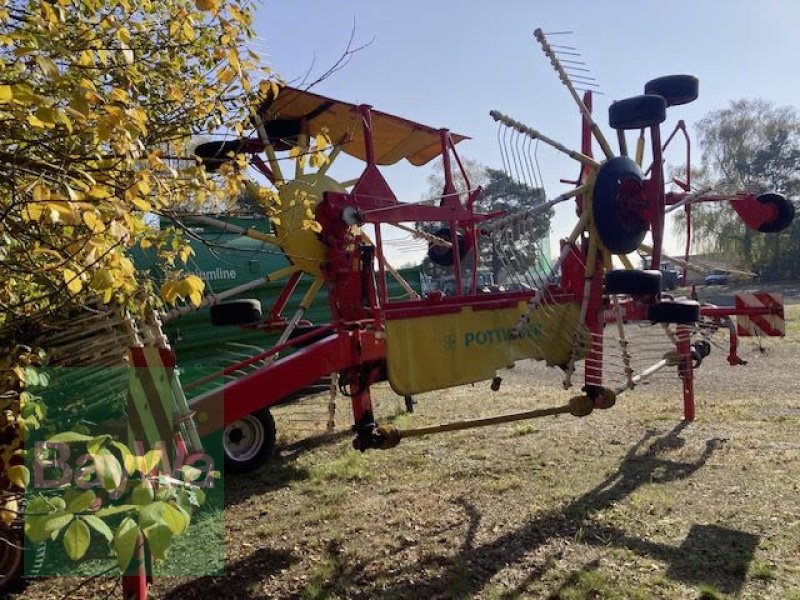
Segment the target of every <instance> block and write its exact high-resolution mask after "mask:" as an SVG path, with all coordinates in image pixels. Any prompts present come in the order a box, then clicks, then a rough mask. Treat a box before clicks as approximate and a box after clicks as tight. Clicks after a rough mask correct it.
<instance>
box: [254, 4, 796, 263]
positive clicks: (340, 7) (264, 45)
mask: <svg viewBox="0 0 800 600" xmlns="http://www.w3.org/2000/svg"><path fill="white" fill-rule="evenodd" d="M354 22H355V26H356V43H358V42H366V41H369V40H371V39H373V38H374V41H373V42H372V44H371V45H370V46H369V47H367V48H366V49H364V50H363V51H361V52H360V53H358V54H357V55H356V56H354V57H353V58H352V60H351V62H350V63H349V64H348V65H347V67H345V68H344V69H343V70H341V71H339V72H337V73H336V74H334V75H333V76H332V77H330V78H329V79H327V80H325V81H324V82H322V83H321V84H320V85H319V86H317V87H316V88H315V91H317V92H318V93H321V94H325V95H329V96H332V97H334V98H339V99H342V100H346V101H350V102H356V103H359V102H364V103H368V104H371V105H373V106H374V107H375V108H377V109H380V110H384V111H386V112H391V113H395V114H399V115H402V116H405V117H407V118H409V119H412V120H415V121H419V122H422V123H425V124H428V125H432V126H435V127H448V128H450V129H451V130H453V131H456V132H458V133H463V134H466V135H469V136H470V137H471V138H472V139H471V140H469V141H466V142H463V143H462V144H460V145H459V152H460V153H461V154H462V155H463V156H467V157H469V158H472V159H476V160H478V161H480V162H482V163H484V164H486V165H489V166H493V167H499V166H500V164H501V163H500V154H499V150H498V144H497V139H496V126H495V124H494V122H493V121H492V119H491V118H490V117H489V115H488V113H489V111H490V110H492V109H497V110H500V111H502V112H505V113H506V114H509V115H512V116H513V117H515V118H516V119H518V120H520V121H523V122H525V123H527V124H528V125H530V126H532V127H535V128H536V129H539V130H541V131H542V132H544V133H546V134H548V135H550V136H551V137H553V138H555V139H557V140H559V141H561V142H563V143H565V144H567V145H568V146H571V147H574V148H578V145H579V133H580V118H579V114H578V112H577V109H576V107H575V105H574V104H573V103H572V100H571V98H570V97H569V94H568V92H567V90H566V89H565V88H564V87H563V86H562V85H561V84H560V82H559V81H558V79H557V77H556V75H555V73H554V72H553V70H552V68H551V67H550V65H549V63H548V61H547V60H546V58H545V57H544V55H543V53H542V52H541V50H540V49H539V47H538V45H537V44H536V43H535V41H534V39H533V35H532V32H533V30H534V29H535V28H536V27H542V28H543V29H544V30H545V31H563V30H571V31H574V35H571V36H567V37H559V38H552V39H551V42H553V43H565V44H568V45H572V46H576V47H577V48H578V49H579V51H580V52H581V53H582V55H583V58H582V60H584V61H585V62H586V63H587V64H588V66H589V67H590V68H591V70H592V74H593V75H594V76H595V77H596V78H597V80H598V82H599V83H600V90H601V91H602V92H603V94H604V95H602V96H598V97H596V99H595V115H596V116H597V120H598V122H599V123H600V124H601V126H602V127H604V128H606V131H607V134H608V135H609V136H611V132H610V131H608V130H607V116H606V115H607V110H608V105H609V104H610V102H612V101H613V100H618V99H621V98H624V97H627V96H632V95H636V94H640V93H642V89H643V85H644V83H645V82H646V81H647V80H649V79H652V78H654V77H658V76H661V75H669V74H674V73H689V74H693V75H696V76H697V77H699V79H700V98H699V99H698V100H697V101H696V102H694V103H693V104H690V105H685V106H680V107H674V108H672V109H670V113H669V114H668V117H667V123H666V128H668V129H670V130H671V127H672V126H673V125H674V123H675V122H677V120H678V119H684V120H685V121H686V122H687V124H689V125H690V127H691V126H693V124H694V123H695V122H696V121H697V120H699V119H700V118H702V117H703V115H705V114H706V113H707V112H709V111H711V110H715V109H719V108H723V107H725V106H726V105H727V104H728V103H729V101H730V100H733V99H738V98H744V97H747V98H754V97H761V98H764V99H766V100H770V101H773V102H775V103H777V104H781V105H786V104H789V105H792V104H797V98H798V95H800V83H799V82H798V81H799V80H798V77H797V75H796V71H795V70H796V64H797V60H798V55H800V52H798V51H800V35H798V32H797V27H798V25H800V1H798V0H759V1H758V2H754V1H753V0H724V1H723V0H713V1H712V0H707V1H703V0H693V1H689V0H660V1H653V0H638V1H633V0H613V1H610V0H609V1H600V0H595V1H589V0H581V1H567V0H563V1H561V2H552V1H549V2H544V1H535V0H529V1H527V2H523V1H500V0H496V1H494V2H487V1H478V0H462V1H460V2H455V1H444V0H442V1H438V2H437V1H435V0H429V1H427V2H422V1H419V0H402V1H395V2H386V1H381V0H372V1H368V0H336V1H335V2H332V1H330V0H328V1H317V0H306V1H304V2H296V1H292V2H289V1H286V0H284V1H281V2H279V1H277V0H272V1H270V0H264V2H263V3H262V4H259V5H258V6H257V9H256V23H255V27H256V31H257V33H258V36H259V38H258V40H257V41H256V47H257V49H258V50H259V51H260V52H261V53H262V55H263V57H264V59H265V60H266V62H267V63H268V64H270V65H271V66H272V67H273V68H274V69H275V70H276V71H278V72H279V73H280V74H281V76H283V78H284V79H285V80H287V81H288V80H291V79H294V78H297V77H300V76H302V75H303V74H304V73H305V72H306V71H307V70H308V69H309V67H310V66H311V65H312V63H313V65H314V66H313V68H312V76H313V75H318V74H319V73H320V72H322V71H324V70H325V69H326V68H327V67H328V66H330V64H331V63H332V62H333V61H335V60H336V58H337V57H338V56H339V55H340V53H341V52H342V50H343V48H344V46H345V44H346V42H347V39H348V37H349V35H350V31H351V29H352V27H353V23H354ZM614 145H616V144H614ZM696 154H699V152H698V153H696ZM698 159H699V156H698ZM540 160H541V166H542V170H543V171H544V172H545V175H544V177H545V184H546V191H547V194H548V197H552V196H555V195H557V194H558V193H560V192H562V191H564V190H565V189H566V187H565V186H564V185H562V184H559V183H558V179H559V178H562V177H565V178H573V177H574V176H575V175H576V171H577V167H576V166H575V163H574V162H573V161H572V160H570V159H568V158H566V159H563V158H562V157H560V156H558V155H556V154H555V153H552V152H549V151H548V152H543V153H540ZM668 160H669V161H670V162H673V163H676V164H677V163H678V162H680V160H681V159H680V152H678V153H677V154H672V155H670V156H668ZM431 165H432V163H431ZM431 165H426V166H425V167H422V168H415V167H411V166H410V165H407V164H403V165H399V166H397V167H391V168H389V169H387V170H386V171H385V174H386V176H387V179H388V180H389V182H390V183H391V184H392V186H393V188H394V189H395V191H396V193H397V195H398V198H399V199H400V200H401V201H404V200H405V201H416V200H419V199H420V196H421V195H422V194H423V193H424V192H425V191H426V190H427V187H428V186H427V182H426V177H427V175H428V174H429V173H430V170H431ZM343 170H344V171H346V172H342V171H343ZM354 171H355V173H354ZM357 174H358V167H357V165H355V164H353V163H350V164H345V165H343V166H342V167H341V168H340V170H339V171H338V172H335V175H337V176H339V177H340V178H342V179H348V178H351V177H353V176H355V175H357ZM573 215H574V212H573V209H572V206H564V207H562V208H561V209H559V210H558V212H557V214H556V217H555V219H554V221H553V226H552V230H553V239H554V240H555V239H556V238H557V237H559V236H562V235H564V234H565V233H566V232H567V231H568V230H569V228H570V224H571V223H574V216H573ZM668 246H669V249H675V248H676V247H677V240H675V239H673V238H670V239H669V240H668ZM395 252H397V251H396V250H395ZM392 258H394V260H395V262H396V263H403V262H407V261H409V260H413V259H414V258H416V255H415V254H414V253H413V252H405V253H402V254H401V253H396V254H395V255H394V256H393V257H392Z"/></svg>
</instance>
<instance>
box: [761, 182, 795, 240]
mask: <svg viewBox="0 0 800 600" xmlns="http://www.w3.org/2000/svg"><path fill="white" fill-rule="evenodd" d="M756 199H757V200H758V201H759V202H761V203H762V204H772V205H773V206H774V207H775V208H776V209H777V212H778V214H777V216H776V217H775V218H774V219H773V220H772V221H770V222H768V223H764V224H762V225H761V226H760V227H759V228H758V230H759V231H761V232H762V233H777V232H779V231H783V230H784V229H786V228H787V227H789V225H791V224H792V221H794V212H795V208H794V204H792V201H791V200H789V199H788V198H787V197H786V196H784V195H782V194H776V193H774V192H770V193H767V194H761V195H760V196H759V197H758V198H756Z"/></svg>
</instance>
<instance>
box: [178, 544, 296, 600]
mask: <svg viewBox="0 0 800 600" xmlns="http://www.w3.org/2000/svg"><path fill="white" fill-rule="evenodd" d="M297 561H298V558H297V557H296V556H295V555H294V554H292V553H291V552H287V551H285V550H273V549H271V548H260V549H258V550H256V551H255V552H253V553H252V554H249V555H247V556H246V557H245V558H243V559H241V560H239V561H236V562H234V563H231V564H226V565H225V575H224V576H219V577H200V578H198V579H193V580H191V581H189V582H187V583H185V584H183V585H179V586H178V587H175V588H173V589H172V590H170V591H169V592H167V593H166V594H165V595H164V596H163V598H164V600H184V599H185V598H231V597H238V598H250V597H252V595H253V585H258V584H259V582H263V581H264V580H265V579H267V578H268V577H269V576H270V575H272V574H273V573H279V572H280V571H281V570H283V569H287V568H289V567H290V566H291V565H293V564H294V563H296V562H297Z"/></svg>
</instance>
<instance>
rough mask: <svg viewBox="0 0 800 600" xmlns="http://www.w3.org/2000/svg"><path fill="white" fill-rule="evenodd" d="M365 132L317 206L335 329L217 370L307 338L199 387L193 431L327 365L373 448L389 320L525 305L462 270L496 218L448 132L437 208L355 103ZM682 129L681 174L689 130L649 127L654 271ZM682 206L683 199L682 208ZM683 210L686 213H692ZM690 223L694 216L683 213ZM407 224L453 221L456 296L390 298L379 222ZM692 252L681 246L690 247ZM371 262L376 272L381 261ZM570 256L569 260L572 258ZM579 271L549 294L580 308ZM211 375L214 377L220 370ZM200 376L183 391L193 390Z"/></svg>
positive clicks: (645, 196) (597, 295) (594, 291)
mask: <svg viewBox="0 0 800 600" xmlns="http://www.w3.org/2000/svg"><path fill="white" fill-rule="evenodd" d="M586 103H587V105H588V106H589V107H591V95H590V94H587V97H586ZM358 112H359V116H360V118H361V122H362V127H363V130H364V144H365V151H366V152H365V154H366V166H365V168H364V171H363V173H362V174H361V177H360V178H359V180H358V182H357V183H356V184H355V186H354V187H353V189H352V191H350V192H348V193H336V192H326V193H325V194H324V198H323V199H322V201H320V203H319V204H318V206H317V209H316V219H317V221H318V222H319V223H320V224H321V226H322V233H321V234H320V237H321V239H322V241H323V242H325V244H326V245H327V247H328V253H327V257H326V262H325V263H324V265H323V274H324V277H325V279H326V283H327V286H328V297H329V302H330V310H331V324H330V325H328V326H325V327H324V328H322V329H318V330H316V331H314V332H312V333H309V334H306V335H303V336H299V337H298V338H296V339H294V340H290V341H288V342H287V343H285V344H282V345H281V346H276V347H274V348H272V349H271V350H269V351H267V352H264V353H262V354H260V355H258V356H257V357H253V358H252V359H249V360H247V361H243V362H242V363H240V364H237V365H233V366H231V367H228V368H227V369H225V371H224V372H222V373H221V374H230V373H233V372H235V371H237V370H238V369H239V368H241V367H243V366H246V365H248V364H252V363H254V362H257V361H258V360H263V359H264V358H266V357H268V356H273V355H277V354H279V353H280V352H281V351H283V350H286V349H289V348H291V347H293V346H299V345H302V344H303V343H305V342H307V341H308V340H311V339H314V340H316V341H314V342H313V343H311V344H310V345H308V346H305V347H302V348H300V349H298V350H297V351H296V352H294V353H292V354H289V355H288V356H286V357H284V358H280V359H278V360H275V361H273V362H271V363H269V364H267V365H266V366H264V367H262V368H260V369H259V370H257V371H255V372H253V373H251V374H248V375H246V376H243V377H241V378H239V379H237V380H235V381H233V382H231V383H228V384H226V385H225V386H224V387H223V388H220V389H218V390H216V391H214V392H212V393H209V394H205V395H203V396H202V397H200V398H198V399H196V400H195V401H193V402H192V407H193V409H194V410H196V411H203V412H205V413H207V415H208V418H207V419H206V420H205V422H204V424H201V426H200V433H201V434H205V433H210V431H211V430H212V429H213V425H212V424H216V427H219V425H220V424H225V425H228V424H230V423H232V422H234V421H236V420H238V419H241V418H242V417H244V416H246V415H248V414H250V413H252V412H254V411H256V410H259V409H262V408H268V407H270V406H273V405H275V404H277V403H279V402H280V401H281V400H282V399H283V398H285V397H287V396H289V395H290V394H292V393H294V392H297V391H299V390H302V389H303V388H304V387H306V386H308V385H310V384H312V383H313V382H314V381H316V380H318V379H320V378H321V377H324V376H327V375H329V374H330V373H333V372H339V373H340V377H341V379H340V381H342V382H344V385H346V386H347V387H348V390H349V395H350V397H351V400H352V406H353V414H354V420H355V425H354V431H355V433H356V439H355V440H354V445H355V446H356V447H357V448H359V449H361V450H364V449H366V448H370V447H377V446H379V443H380V440H378V439H376V436H377V435H378V434H377V433H376V423H375V419H374V415H373V410H372V400H371V396H370V385H372V384H373V383H376V382H378V381H381V380H385V379H386V345H385V339H384V325H385V323H386V321H389V320H392V319H400V318H409V317H414V316H423V315H442V314H447V313H451V312H456V311H459V310H460V309H461V308H463V307H466V306H469V307H472V308H473V309H476V310H478V309H481V310H492V309H498V308H507V307H508V306H513V305H515V304H516V303H518V302H520V301H521V300H530V299H531V298H532V297H533V294H534V293H535V292H500V293H495V294H491V295H480V294H477V293H476V289H477V261H473V264H472V268H471V272H470V273H467V274H465V273H464V269H463V265H462V263H461V260H460V259H461V257H460V256H459V252H458V251H457V246H458V244H457V243H455V240H456V239H457V235H456V234H458V235H463V236H465V237H466V239H467V240H468V243H469V246H470V248H473V249H474V248H476V247H477V242H478V236H479V235H480V227H479V224H480V223H481V222H483V221H486V220H487V219H490V218H493V217H495V216H498V214H497V213H495V214H479V213H476V212H475V211H474V210H473V205H474V202H475V200H476V199H477V198H478V197H479V195H480V193H481V190H480V189H475V190H471V191H469V192H467V194H466V198H465V201H464V202H462V200H461V198H460V197H459V195H458V194H457V193H456V191H455V186H454V185H453V180H452V166H451V158H450V157H451V153H452V155H453V157H455V159H456V163H457V164H458V166H459V168H460V170H461V173H462V175H463V176H464V177H465V178H466V173H465V171H464V168H463V165H462V164H461V161H460V160H459V158H458V154H457V153H456V149H455V144H454V143H453V141H452V139H451V138H450V134H449V132H448V130H446V129H442V130H440V142H441V155H442V161H443V167H444V176H445V185H444V189H443V192H442V197H441V200H440V203H439V205H438V206H429V205H420V204H404V203H400V202H398V200H397V198H396V196H395V195H394V193H393V192H392V190H391V188H390V187H389V185H388V183H387V182H386V180H385V179H384V178H383V176H382V175H381V173H380V171H379V170H378V167H377V165H376V163H375V156H374V150H373V131H372V120H371V113H370V106H368V105H361V106H359V107H358ZM678 131H682V132H683V134H684V137H685V138H686V142H687V145H686V148H687V150H686V157H687V170H686V171H687V173H689V172H690V168H689V167H690V165H689V160H690V157H691V153H690V145H689V138H688V135H687V134H686V129H685V125H684V124H683V122H682V121H681V122H679V123H678V126H677V127H676V128H675V131H673V133H672V134H671V135H670V136H669V137H668V139H667V141H666V143H665V144H664V146H663V147H662V144H661V135H660V126H659V125H655V126H653V127H651V128H650V134H651V145H652V154H653V163H652V166H651V168H650V169H648V173H649V174H650V178H649V179H645V181H644V185H643V192H642V200H643V202H642V204H643V207H642V209H641V214H642V216H643V217H645V218H646V219H647V221H648V222H649V224H650V229H651V231H652V233H653V252H652V260H651V268H653V269H657V268H658V266H659V264H660V260H661V254H662V253H661V246H662V238H663V227H664V214H665V213H664V211H665V207H666V206H668V205H672V204H676V203H678V202H681V201H682V200H683V199H684V198H686V196H687V195H688V190H689V183H690V181H689V179H688V175H687V180H686V182H678V183H679V185H680V187H681V188H682V189H683V190H684V191H683V192H680V193H674V192H671V193H665V190H664V173H663V151H664V150H665V149H666V147H667V146H668V145H669V143H670V142H671V141H672V139H673V137H674V136H675V134H676V133H677V132H678ZM582 134H583V135H582V151H583V153H584V154H587V155H591V151H592V148H591V145H592V144H591V131H590V130H589V126H588V124H587V123H586V122H585V121H584V123H583V130H582ZM589 175H590V173H589V171H588V170H587V169H585V168H584V169H583V170H582V172H581V178H580V181H581V182H584V181H586V178H587V177H589ZM702 201H730V202H731V203H732V205H733V207H734V209H736V211H737V212H738V213H739V214H740V215H741V216H742V218H743V220H744V221H745V223H746V224H747V225H748V226H751V227H758V225H760V224H761V223H763V222H767V221H769V220H770V219H772V218H774V217H775V214H774V212H773V209H772V207H770V206H766V205H764V204H761V203H760V202H758V201H757V200H756V199H755V197H754V196H753V195H751V194H741V195H737V196H734V197H723V196H707V197H704V198H703V199H702ZM576 203H577V208H578V213H579V214H580V212H581V211H582V210H583V204H584V202H583V198H582V197H581V196H577V197H576ZM345 209H348V212H349V214H353V215H355V224H358V225H363V224H372V225H373V226H374V227H375V232H376V235H375V238H376V239H375V246H374V248H373V247H371V246H370V245H369V244H367V243H366V242H365V241H364V240H363V239H362V238H361V237H357V236H353V235H352V234H351V233H350V225H352V224H354V223H353V222H352V221H351V222H350V223H346V222H345V220H344V219H343V214H344V212H345ZM686 210H687V212H688V211H690V204H687V205H686ZM687 217H690V215H687ZM687 221H688V227H691V221H690V219H687ZM402 222H442V223H447V224H448V225H449V228H450V231H451V236H450V239H451V240H453V241H454V244H453V248H454V252H453V256H454V260H453V270H454V279H455V283H456V287H455V289H456V293H455V295H454V296H452V297H446V298H445V297H442V296H441V294H436V293H434V294H430V295H429V296H428V297H426V298H423V299H420V300H413V301H403V302H391V301H389V299H388V297H387V284H386V263H385V259H384V254H383V247H382V240H383V237H382V233H381V225H382V224H389V223H402ZM587 247H588V245H587V240H586V239H585V237H584V238H583V239H581V240H579V242H578V244H577V245H576V246H575V247H574V248H573V254H574V255H575V256H574V257H573V258H574V259H577V260H578V262H581V261H582V262H584V263H585V261H586V258H587V257H586V253H587ZM687 248H688V247H687ZM376 262H377V273H376V268H375V267H376V265H375V263H376ZM567 262H569V260H568V261H567ZM603 274H604V265H603V264H601V261H598V263H597V265H595V271H594V275H593V280H592V284H591V286H590V288H589V290H590V291H589V293H590V299H589V310H588V313H587V320H586V325H587V326H588V328H589V330H590V331H591V332H592V333H593V334H596V335H593V336H592V337H593V338H594V339H595V340H596V342H595V343H593V344H592V345H591V347H590V349H589V356H588V358H590V359H591V360H587V361H586V366H585V373H584V377H585V383H586V385H587V391H588V392H589V393H590V394H591V391H592V389H593V388H594V389H599V388H600V386H601V384H602V367H601V364H602V362H601V361H602V356H603V347H602V342H601V340H602V332H603V327H604V325H605V324H606V323H608V322H609V321H610V320H613V319H611V317H610V315H611V314H612V312H613V311H611V310H609V309H610V303H609V300H608V297H606V296H604V295H603ZM465 276H466V277H468V282H469V288H468V289H469V292H468V293H466V294H464V293H462V290H463V289H464V288H463V287H462V282H463V281H464V278H465ZM583 278H584V275H583V272H582V269H570V268H569V267H568V265H565V267H564V268H563V269H562V281H561V283H560V284H559V285H558V286H557V287H554V288H553V289H552V291H554V292H555V295H554V301H555V302H558V303H577V304H580V303H581V302H582V300H583V297H582V296H583V289H584V286H583ZM295 284H296V281H295V280H294V279H293V280H290V281H289V282H288V283H287V284H286V287H285V288H284V292H283V293H282V294H281V295H280V297H279V298H278V300H277V302H276V304H275V306H274V307H273V308H272V310H271V311H270V317H269V321H270V323H276V324H277V323H279V322H280V321H281V317H280V313H281V311H282V310H283V308H284V305H285V304H286V301H287V299H288V297H289V295H290V294H291V291H292V290H293V289H294V285H295ZM655 301H658V298H652V297H651V298H631V299H627V300H624V301H623V302H622V303H621V304H622V309H623V311H624V316H625V319H626V320H646V313H647V306H648V305H649V304H652V303H653V302H655ZM774 312H775V309H774V308H772V307H767V308H739V309H737V308H736V307H733V306H726V307H714V306H703V307H702V308H701V314H702V316H703V317H706V318H708V319H713V323H715V324H716V325H718V326H719V327H723V326H726V325H725V323H726V320H729V319H730V317H731V316H734V315H742V314H745V315H764V314H774ZM676 333H677V339H678V343H677V350H678V352H679V353H680V355H681V357H682V362H681V364H680V365H679V369H678V373H679V376H680V377H681V379H682V381H683V399H684V418H685V419H687V420H692V419H694V392H693V362H692V346H691V344H690V340H689V334H690V330H689V328H688V327H685V326H679V327H678V329H677V332H676ZM736 339H737V338H736V336H735V331H732V332H731V352H730V355H729V362H730V363H731V364H732V365H733V364H741V363H742V362H743V361H741V359H739V358H738V356H736ZM216 375H218V374H215V376H216ZM199 383H201V382H195V383H194V384H190V385H188V386H186V387H187V388H191V387H192V386H193V385H197V384H199Z"/></svg>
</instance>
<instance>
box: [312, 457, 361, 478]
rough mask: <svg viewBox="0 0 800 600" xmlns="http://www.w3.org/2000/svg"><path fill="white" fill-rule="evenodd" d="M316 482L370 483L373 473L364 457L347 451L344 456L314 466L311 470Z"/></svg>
mask: <svg viewBox="0 0 800 600" xmlns="http://www.w3.org/2000/svg"><path fill="white" fill-rule="evenodd" d="M311 479H312V480H314V481H321V482H325V481H345V482H347V481H369V480H370V479H372V471H371V470H370V466H369V464H367V460H366V459H365V458H364V456H363V455H362V454H360V453H358V452H355V451H353V450H345V452H344V454H343V455H342V456H339V457H338V458H334V459H332V460H329V461H325V462H322V463H319V464H317V465H314V466H313V467H312V468H311Z"/></svg>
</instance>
